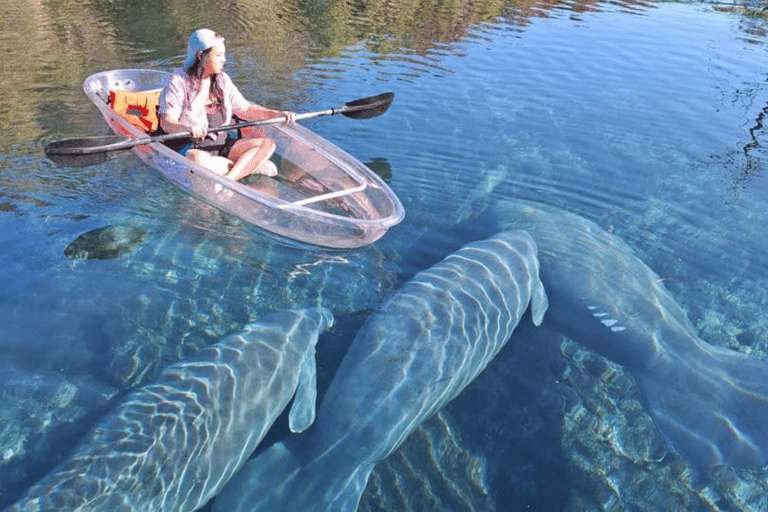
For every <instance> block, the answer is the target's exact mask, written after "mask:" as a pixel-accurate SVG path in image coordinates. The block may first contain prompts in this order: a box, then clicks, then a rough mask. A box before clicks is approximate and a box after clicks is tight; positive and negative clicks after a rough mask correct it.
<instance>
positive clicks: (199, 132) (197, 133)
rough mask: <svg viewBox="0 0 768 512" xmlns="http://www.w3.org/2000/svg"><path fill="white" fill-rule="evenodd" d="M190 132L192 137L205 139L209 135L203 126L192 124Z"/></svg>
mask: <svg viewBox="0 0 768 512" xmlns="http://www.w3.org/2000/svg"><path fill="white" fill-rule="evenodd" d="M189 132H190V133H191V134H192V138H193V139H197V140H203V139H204V138H205V136H206V135H208V130H206V129H205V128H203V127H202V126H191V127H190V128H189Z"/></svg>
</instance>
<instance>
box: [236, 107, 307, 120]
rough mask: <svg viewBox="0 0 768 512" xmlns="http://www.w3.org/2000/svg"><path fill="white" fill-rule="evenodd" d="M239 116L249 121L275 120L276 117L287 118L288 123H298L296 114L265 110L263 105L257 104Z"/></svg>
mask: <svg viewBox="0 0 768 512" xmlns="http://www.w3.org/2000/svg"><path fill="white" fill-rule="evenodd" d="M238 116H239V117H241V118H243V119H247V120H249V121H262V120H264V119H273V118H275V117H285V118H286V122H288V123H293V122H295V121H296V119H295V118H296V114H294V113H293V112H288V111H281V110H271V109H268V108H264V107H262V106H261V105H256V104H255V103H251V104H250V105H249V106H248V109H247V110H245V111H244V112H240V113H238Z"/></svg>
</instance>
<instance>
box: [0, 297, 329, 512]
mask: <svg viewBox="0 0 768 512" xmlns="http://www.w3.org/2000/svg"><path fill="white" fill-rule="evenodd" d="M331 322H332V316H331V314H330V313H329V312H328V311H327V310H325V309H317V308H315V309H307V310H294V311H285V312H280V313H274V314H271V315H268V316H267V317H265V318H264V319H262V321H260V322H258V323H254V324H250V325H248V326H246V327H245V328H244V330H243V331H242V332H240V333H238V334H235V335H231V336H228V337H226V338H224V339H222V340H221V341H219V342H218V343H216V344H214V345H211V346H210V347H207V348H205V349H203V350H200V351H199V352H198V353H197V354H196V355H195V356H193V357H191V358H189V359H186V360H183V361H181V362H179V363H176V364H174V365H171V366H169V367H168V368H166V369H165V370H164V371H163V372H162V373H161V374H160V376H159V377H158V378H157V380H156V381H154V382H153V383H151V384H148V385H146V386H143V387H141V388H138V389H137V390H135V391H133V392H131V393H129V394H128V395H126V396H125V398H124V399H123V400H122V401H121V402H120V403H119V404H118V405H117V406H116V407H115V408H114V409H113V410H112V411H110V412H109V413H108V414H107V415H106V416H105V417H104V418H103V419H102V420H101V421H99V422H98V423H97V424H96V425H95V427H94V428H93V429H92V430H91V431H90V432H89V433H88V434H87V435H86V436H85V437H84V438H83V439H82V440H81V442H80V443H79V444H78V446H77V447H76V448H75V450H74V452H73V453H72V454H71V455H70V456H69V457H67V458H66V459H65V460H64V461H62V462H61V463H60V464H59V465H58V466H57V467H56V468H55V469H54V470H53V471H52V472H51V473H49V474H48V475H46V476H45V477H43V479H42V480H41V481H40V482H39V483H38V484H36V485H34V486H33V487H32V488H31V489H29V490H28V491H27V492H26V494H24V496H22V498H21V500H20V501H18V502H17V503H16V504H14V505H12V506H11V507H10V508H8V509H7V510H8V512H21V511H24V512H33V511H35V512H37V511H54V510H55V511H61V510H71V511H105V510H109V511H142V512H144V511H149V510H151V511H158V512H160V511H164V512H168V511H190V512H191V511H193V510H197V509H198V508H199V507H201V506H203V505H204V504H205V503H206V502H207V501H208V500H209V499H210V498H211V497H213V496H214V495H215V494H216V493H217V492H218V491H219V490H220V489H221V488H222V486H223V485H224V484H225V483H226V482H227V480H228V479H229V478H230V477H231V476H232V475H233V474H234V473H235V472H236V471H237V470H238V468H240V466H241V465H242V464H243V463H244V462H245V461H246V459H247V458H248V456H249V455H250V454H251V453H252V452H253V450H254V449H255V448H256V445H257V444H258V443H259V442H260V441H261V439H262V438H263V437H264V435H265V433H266V432H267V429H268V428H269V427H270V425H272V423H273V422H274V420H275V419H276V418H277V416H278V415H279V414H280V412H281V411H282V410H283V409H284V408H285V406H286V405H287V404H288V402H289V401H290V400H291V397H294V398H293V405H292V408H291V411H290V415H289V423H290V425H291V429H292V430H294V431H301V430H304V429H306V428H307V427H308V426H309V425H310V424H311V423H312V421H313V420H314V407H315V403H314V402H315V392H316V390H315V359H314V352H315V350H314V348H315V344H316V342H317V339H318V336H319V335H320V333H321V332H322V331H324V330H325V329H326V328H327V327H328V326H329V325H330V324H331ZM294 394H295V396H294Z"/></svg>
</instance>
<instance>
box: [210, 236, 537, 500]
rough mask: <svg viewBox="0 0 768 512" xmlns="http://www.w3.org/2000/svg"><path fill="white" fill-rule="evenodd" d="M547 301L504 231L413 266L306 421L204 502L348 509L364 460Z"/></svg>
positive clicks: (374, 456)
mask: <svg viewBox="0 0 768 512" xmlns="http://www.w3.org/2000/svg"><path fill="white" fill-rule="evenodd" d="M529 304H530V307H531V313H532V317H533V321H534V323H536V324H539V323H540V322H541V321H542V317H543V315H544V312H545V310H546V307H547V298H546V295H545V293H544V289H543V288H542V285H541V282H540V281H539V276H538V261H537V259H536V244H535V243H534V242H533V240H532V239H531V237H530V236H528V235H527V234H525V233H522V232H517V231H514V232H513V231H510V232H505V233H500V234H497V235H496V236H494V237H492V238H490V239H488V240H484V241H480V242H475V243H472V244H469V245H467V246H465V247H463V248H462V249H460V250H459V251H457V252H456V253H454V254H452V255H450V256H448V257H447V258H446V259H445V260H443V261H442V262H440V263H438V264H437V265H435V266H433V267H432V268H430V269H428V270H426V271H423V272H420V273H419V274H417V275H416V276H415V277H414V278H413V279H412V280H411V281H409V282H408V283H406V284H405V285H404V286H403V287H402V288H401V289H400V290H399V291H398V292H397V293H395V294H394V295H392V296H390V298H388V299H387V300H386V301H385V302H384V304H383V305H382V307H381V308H380V310H379V311H377V312H376V313H374V314H373V315H372V316H371V317H369V319H368V320H367V321H366V323H365V324H364V326H363V327H362V328H361V330H360V331H359V332H358V334H357V336H356V337H355V339H354V341H353V342H352V346H351V347H350V349H349V351H348V352H347V354H346V356H345V357H344V359H343V361H342V363H341V365H340V367H339V369H338V371H337V373H336V375H335V377H334V379H333V381H332V382H331V385H330V388H329V389H328V391H327V393H326V395H325V398H324V400H323V402H322V405H321V408H320V410H319V412H318V421H317V423H316V425H315V427H314V428H313V429H312V430H311V431H308V432H306V433H304V434H302V435H301V436H296V437H294V438H291V439H288V440H287V441H285V442H280V443H277V444H275V445H273V446H272V447H270V448H269V449H268V450H267V451H266V452H264V453H263V454H261V455H259V456H257V457H255V458H254V459H252V460H251V461H249V462H248V464H247V465H246V466H245V467H244V468H243V470H241V471H240V473H238V475H236V476H235V477H234V478H233V480H232V481H231V482H230V483H229V484H228V485H227V487H225V489H224V490H223V491H222V493H221V494H220V495H219V496H218V497H217V498H216V500H215V502H214V509H215V510H218V511H222V512H225V511H226V512H237V511H246V510H248V511H250V510H259V511H269V512H279V511H285V512H288V511H290V512H295V511H302V512H310V511H316V510H328V511H334V512H337V511H349V510H354V509H355V508H356V507H357V504H358V502H359V500H360V496H361V494H362V493H363V490H364V489H365V486H366V482H367V481H368V477H369V475H370V473H371V471H372V469H373V467H374V465H375V464H376V463H377V462H378V461H380V460H381V459H383V458H385V457H386V456H387V455H389V454H390V453H392V451H394V450H395V449H396V448H397V447H398V446H399V445H400V444H401V443H402V441H403V440H404V439H405V437H406V436H407V435H408V434H409V433H410V432H411V431H412V430H413V429H414V428H416V427H417V426H418V425H419V424H420V423H421V422H423V421H424V420H425V419H427V418H429V417H430V416H431V415H432V414H434V413H435V412H437V411H438V410H439V409H440V408H441V407H442V406H443V405H445V404H446V403H447V402H449V401H450V400H451V399H453V398H454V397H455V396H456V395H458V394H459V393H460V392H461V391H462V390H463V389H464V388H465V387H466V386H467V385H468V384H469V383H470V382H472V380H473V379H474V378H475V377H476V376H477V375H478V374H479V373H480V372H481V371H482V370H483V369H484V368H485V367H486V366H487V364H488V363H489V362H490V361H491V359H492V358H493V357H494V356H495V355H496V354H497V353H498V351H499V350H500V349H501V348H502V347H503V346H504V344H505V343H506V341H507V340H508V339H509V337H510V334H511V333H512V331H513V329H514V328H515V327H516V325H517V323H518V322H519V320H520V318H521V316H522V315H523V314H524V313H525V311H526V310H527V309H528V307H529Z"/></svg>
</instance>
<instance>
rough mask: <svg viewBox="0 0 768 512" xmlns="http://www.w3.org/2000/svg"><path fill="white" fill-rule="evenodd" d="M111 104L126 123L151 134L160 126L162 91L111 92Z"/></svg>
mask: <svg viewBox="0 0 768 512" xmlns="http://www.w3.org/2000/svg"><path fill="white" fill-rule="evenodd" d="M109 104H110V106H111V107H112V110H114V111H115V112H117V113H118V114H120V115H121V116H122V117H123V118H124V119H125V120H126V121H128V122H129V123H131V124H132V125H133V126H135V127H136V128H138V129H140V130H143V131H145V132H147V133H149V134H151V133H153V132H155V131H157V128H158V126H159V125H160V119H159V118H158V117H157V108H158V106H159V104H160V91H150V92H142V91H109Z"/></svg>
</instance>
